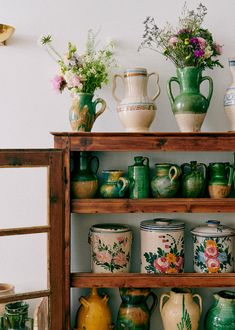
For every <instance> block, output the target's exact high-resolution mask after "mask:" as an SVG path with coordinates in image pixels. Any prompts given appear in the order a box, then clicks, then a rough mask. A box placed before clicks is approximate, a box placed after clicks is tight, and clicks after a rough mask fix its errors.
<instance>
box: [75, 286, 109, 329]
mask: <svg viewBox="0 0 235 330" xmlns="http://www.w3.org/2000/svg"><path fill="white" fill-rule="evenodd" d="M108 300H109V298H108V296H107V295H106V294H105V295H104V296H103V297H100V296H99V295H98V292H97V289H96V288H92V289H91V292H90V294H89V296H87V297H81V298H80V299H79V301H80V303H81V306H80V307H79V309H78V312H77V321H76V324H77V326H76V328H75V329H74V330H98V329H100V330H101V329H102V330H110V329H113V326H112V316H111V311H110V308H109V306H108Z"/></svg>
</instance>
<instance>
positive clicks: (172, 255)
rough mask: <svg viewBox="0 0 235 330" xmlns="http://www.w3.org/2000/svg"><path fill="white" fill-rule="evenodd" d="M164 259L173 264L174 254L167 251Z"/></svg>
mask: <svg viewBox="0 0 235 330" xmlns="http://www.w3.org/2000/svg"><path fill="white" fill-rule="evenodd" d="M166 260H167V261H168V262H169V264H175V263H176V256H175V255H174V254H173V253H167V255H166Z"/></svg>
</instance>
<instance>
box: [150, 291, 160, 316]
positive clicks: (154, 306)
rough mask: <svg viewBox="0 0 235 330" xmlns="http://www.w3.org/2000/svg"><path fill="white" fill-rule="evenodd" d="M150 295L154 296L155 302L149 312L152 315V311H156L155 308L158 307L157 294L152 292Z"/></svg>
mask: <svg viewBox="0 0 235 330" xmlns="http://www.w3.org/2000/svg"><path fill="white" fill-rule="evenodd" d="M148 297H152V298H153V302H152V305H151V307H150V308H149V314H150V315H151V314H152V312H153V311H154V309H155V308H156V307H157V302H158V301H157V296H156V295H155V293H153V292H150V294H149V295H148Z"/></svg>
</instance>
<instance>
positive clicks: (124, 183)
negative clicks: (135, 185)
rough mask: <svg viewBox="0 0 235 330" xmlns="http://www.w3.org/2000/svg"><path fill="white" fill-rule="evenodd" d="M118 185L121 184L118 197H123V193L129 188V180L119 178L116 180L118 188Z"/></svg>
mask: <svg viewBox="0 0 235 330" xmlns="http://www.w3.org/2000/svg"><path fill="white" fill-rule="evenodd" d="M120 183H121V187H120V190H119V193H118V194H119V197H123V196H124V193H125V191H126V190H127V188H128V187H129V180H128V179H127V178H124V177H120V178H119V179H118V185H119V186H120Z"/></svg>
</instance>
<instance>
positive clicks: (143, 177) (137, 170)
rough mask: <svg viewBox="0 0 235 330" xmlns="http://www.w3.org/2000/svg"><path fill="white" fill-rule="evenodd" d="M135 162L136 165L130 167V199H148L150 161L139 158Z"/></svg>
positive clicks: (146, 158)
mask: <svg viewBox="0 0 235 330" xmlns="http://www.w3.org/2000/svg"><path fill="white" fill-rule="evenodd" d="M134 160H135V163H134V165H131V166H128V179H129V181H130V187H129V190H130V198H147V197H149V159H148V157H142V156H137V157H134Z"/></svg>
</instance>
